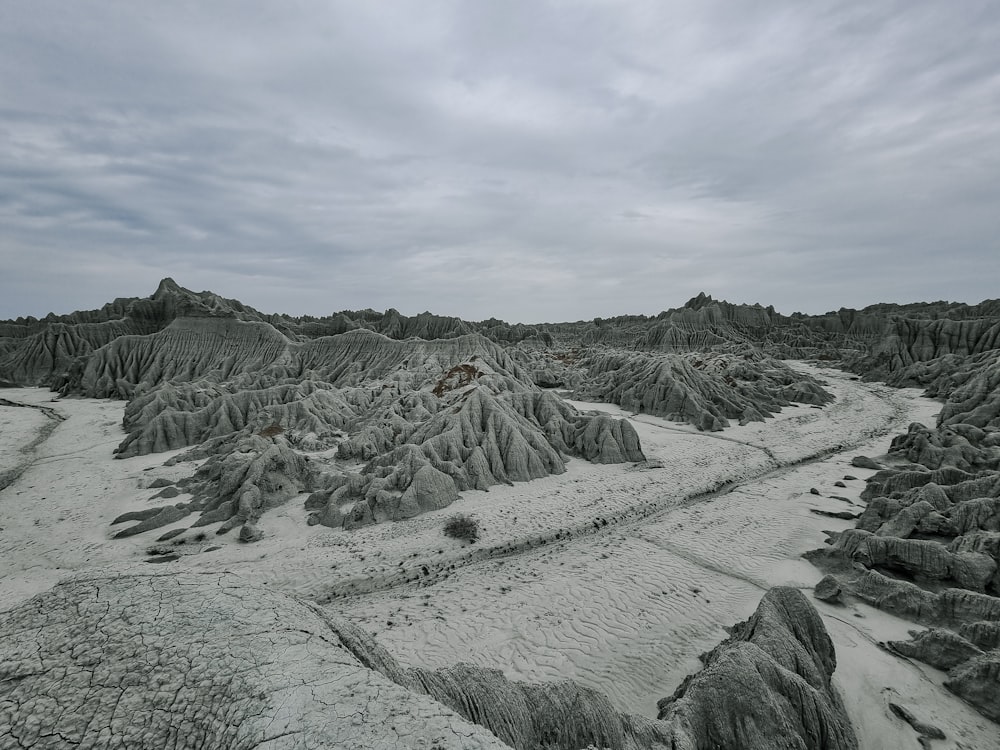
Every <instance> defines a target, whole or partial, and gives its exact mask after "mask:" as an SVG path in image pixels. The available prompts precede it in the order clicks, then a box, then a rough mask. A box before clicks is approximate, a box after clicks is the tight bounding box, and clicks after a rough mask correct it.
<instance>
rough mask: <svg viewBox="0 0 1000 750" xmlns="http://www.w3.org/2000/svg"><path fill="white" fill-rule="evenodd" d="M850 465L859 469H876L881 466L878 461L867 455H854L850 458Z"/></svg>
mask: <svg viewBox="0 0 1000 750" xmlns="http://www.w3.org/2000/svg"><path fill="white" fill-rule="evenodd" d="M851 466H856V467H858V468H859V469H875V470H876V471H877V470H879V469H881V468H882V465H881V464H880V463H878V462H877V461H875V460H874V459H871V458H868V456H855V457H854V458H852V459H851Z"/></svg>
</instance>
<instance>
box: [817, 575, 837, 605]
mask: <svg viewBox="0 0 1000 750" xmlns="http://www.w3.org/2000/svg"><path fill="white" fill-rule="evenodd" d="M842 593H843V589H842V588H841V586H840V581H838V580H837V578H836V576H832V575H825V576H823V578H821V579H820V582H819V583H817V584H816V586H815V587H814V588H813V596H815V597H816V598H817V599H819V600H820V601H824V602H830V603H839V602H840V597H841V594H842Z"/></svg>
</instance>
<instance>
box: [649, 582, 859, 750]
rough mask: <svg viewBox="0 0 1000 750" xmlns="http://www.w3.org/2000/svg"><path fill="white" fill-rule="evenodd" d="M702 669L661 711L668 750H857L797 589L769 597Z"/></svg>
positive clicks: (824, 644) (812, 619) (826, 641)
mask: <svg viewBox="0 0 1000 750" xmlns="http://www.w3.org/2000/svg"><path fill="white" fill-rule="evenodd" d="M703 661H704V662H705V668H704V669H703V670H702V671H701V672H698V673H696V674H695V675H692V676H690V677H688V678H686V679H685V680H684V682H683V683H682V684H681V686H680V687H679V688H677V690H676V691H675V692H674V694H673V695H672V696H671V697H670V698H667V699H664V700H662V701H660V703H659V719H660V720H661V721H663V722H666V723H667V724H669V725H670V727H671V730H672V733H673V734H672V736H671V741H672V743H673V744H668V747H673V748H678V749H681V748H684V749H685V750H686V749H688V748H690V749H691V750H694V749H695V748H699V749H700V748H710V747H724V748H750V747H753V748H779V747H800V748H816V750H819V748H856V747H857V740H856V738H855V735H854V730H853V728H852V727H851V725H850V722H849V721H848V720H847V717H846V714H845V712H844V708H843V706H842V704H841V701H840V698H839V696H838V695H837V693H836V690H835V689H834V688H833V686H832V685H831V682H830V680H831V677H832V675H833V672H834V670H835V669H836V666H837V661H836V655H835V653H834V649H833V644H832V642H831V641H830V638H829V636H828V635H827V633H826V630H825V628H824V627H823V622H822V620H821V618H820V616H819V614H818V613H817V612H816V610H815V609H814V608H813V607H812V605H810V604H809V602H808V600H807V599H806V598H805V597H804V596H803V595H802V594H801V593H800V592H799V591H798V590H797V589H791V588H776V589H771V590H770V591H769V592H768V593H767V594H765V595H764V598H763V599H762V600H761V603H760V606H759V607H758V608H757V611H756V612H755V613H754V615H753V616H752V617H751V618H750V619H749V620H747V621H746V622H744V623H740V624H738V625H736V626H735V627H734V628H733V630H732V633H731V635H730V637H729V638H728V639H726V640H725V641H724V642H723V643H722V644H720V645H719V646H717V647H716V648H715V649H713V650H712V651H711V652H709V653H708V654H706V655H705V656H704V657H703Z"/></svg>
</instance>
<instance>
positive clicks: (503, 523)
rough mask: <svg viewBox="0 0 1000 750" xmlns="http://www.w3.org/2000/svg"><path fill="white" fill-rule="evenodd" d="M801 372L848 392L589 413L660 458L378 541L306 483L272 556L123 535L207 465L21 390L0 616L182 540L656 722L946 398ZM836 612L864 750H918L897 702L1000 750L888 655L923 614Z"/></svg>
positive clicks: (405, 631)
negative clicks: (766, 412)
mask: <svg viewBox="0 0 1000 750" xmlns="http://www.w3.org/2000/svg"><path fill="white" fill-rule="evenodd" d="M793 365H794V367H796V368H797V369H800V370H802V371H806V372H809V373H811V374H813V375H816V376H818V377H820V378H821V379H823V380H824V381H825V382H826V383H827V384H828V386H829V390H830V391H831V392H832V393H834V394H835V395H836V397H837V399H836V401H835V402H834V403H833V404H831V405H829V406H827V407H825V408H823V409H816V408H811V407H806V406H799V407H793V408H787V409H785V410H784V411H783V412H782V413H781V414H779V415H777V416H776V418H775V419H771V420H768V421H766V422H764V423H754V424H749V425H745V426H735V427H732V428H730V429H727V430H725V431H724V432H721V433H700V432H698V431H697V430H694V429H692V428H690V427H687V426H684V425H677V424H674V423H671V422H668V421H665V420H662V419H658V418H655V417H650V416H648V415H630V414H627V413H625V412H622V410H621V409H619V408H618V407H616V406H611V405H607V404H590V403H580V402H573V403H575V405H576V406H577V408H579V409H581V410H588V409H595V410H600V411H604V412H607V413H610V414H614V415H617V416H622V417H626V418H628V419H630V420H631V421H632V423H633V425H634V426H635V428H636V430H637V431H638V432H639V435H640V437H641V439H642V445H643V450H644V452H645V454H646V456H647V458H648V459H649V462H648V465H645V466H643V465H638V466H636V465H611V466H601V465H593V464H589V463H587V462H585V461H582V460H573V461H571V462H570V463H569V464H568V470H567V471H566V473H564V474H562V475H558V476H551V477H548V478H546V479H542V480H537V481H534V482H530V483H518V484H515V485H513V486H501V487H494V488H492V489H491V490H489V491H488V492H481V491H472V492H465V493H463V494H462V497H461V498H460V499H459V500H458V501H457V502H456V503H454V505H452V506H451V507H450V508H448V509H446V510H444V511H440V512H437V513H430V514H426V515H424V516H421V517H418V518H416V519H412V520H410V521H406V522H399V523H394V524H383V525H379V526H373V527H368V528H363V529H360V530H357V531H354V532H344V531H340V530H333V529H328V528H325V527H322V526H313V527H309V526H307V525H306V517H307V515H308V514H307V512H306V511H305V510H304V509H303V507H302V502H301V501H302V500H303V499H304V498H305V496H302V497H301V498H299V499H296V500H293V501H291V502H289V503H288V504H287V505H285V506H283V507H281V508H277V509H274V510H270V511H268V512H267V513H266V514H265V515H264V517H263V518H262V520H261V523H260V527H261V528H262V530H263V531H264V532H265V535H266V536H265V538H264V539H263V540H262V541H260V542H257V543H255V544H251V545H243V544H240V543H238V542H237V541H236V540H235V534H230V535H229V537H218V536H216V535H215V534H214V527H206V529H204V531H206V532H207V533H206V535H205V537H204V538H203V539H197V540H196V539H194V537H193V532H188V533H187V534H185V535H184V537H182V538H183V539H186V540H187V541H186V542H185V543H183V544H172V543H171V542H167V543H162V544H159V545H157V544H156V543H155V542H154V540H155V538H156V536H159V535H160V534H162V533H163V532H166V531H169V530H170V528H171V527H166V528H164V529H160V530H158V531H157V532H155V533H151V534H144V535H139V536H136V537H130V538H127V539H112V535H113V533H114V531H115V530H116V529H114V528H112V527H110V526H109V524H110V522H111V521H112V520H113V519H114V518H115V517H116V516H117V515H119V514H121V513H123V512H125V511H129V510H136V509H140V508H145V507H148V506H149V505H150V504H151V503H155V504H165V503H172V502H178V501H180V500H183V499H184V498H185V496H180V497H178V498H175V499H171V500H164V499H153V495H155V494H157V492H158V490H154V489H149V488H148V486H149V484H150V483H151V482H152V481H153V480H154V479H155V478H158V477H166V478H169V479H172V480H175V479H179V478H182V477H184V476H188V475H190V474H191V473H192V472H193V471H194V469H195V468H196V464H193V463H190V462H188V463H179V464H177V465H175V466H172V467H164V466H162V463H163V462H164V461H165V460H166V459H167V458H169V457H170V456H171V455H174V454H157V455H153V456H142V457H138V458H131V459H125V460H116V459H113V458H112V451H113V450H114V448H115V446H116V445H117V444H118V443H119V442H120V441H121V439H122V438H123V437H124V433H123V431H122V428H121V418H122V413H123V409H124V403H123V402H118V401H96V400H82V399H57V400H53V395H54V394H52V393H51V392H48V391H45V390H41V389H5V390H3V391H0V488H2V489H0V610H3V609H7V608H9V607H12V606H14V605H16V604H18V603H19V602H21V601H23V600H24V599H26V598H28V597H30V596H32V595H34V594H36V593H39V592H41V591H43V590H45V589H47V588H49V587H50V586H51V585H52V584H54V583H55V582H56V581H58V580H59V579H60V578H63V577H65V576H67V575H70V574H72V573H73V572H77V571H85V570H91V569H94V568H101V567H107V566H112V565H114V566H116V567H122V566H129V565H137V566H142V567H145V566H146V565H147V564H148V563H147V561H149V560H152V559H157V558H154V557H151V556H150V555H148V554H147V553H148V550H149V548H150V547H154V546H159V547H161V548H162V547H167V546H169V547H171V550H170V551H171V552H173V553H174V554H175V555H177V559H175V560H173V561H171V562H166V563H163V564H164V565H169V566H173V567H174V568H175V569H178V570H180V569H185V570H213V571H214V570H230V571H233V572H236V573H238V574H240V575H243V576H244V577H246V578H247V579H248V580H249V581H253V582H257V583H263V584H266V585H268V586H272V587H275V588H278V589H280V590H282V591H287V592H289V593H293V594H298V595H302V596H306V597H308V598H310V599H312V600H315V601H319V602H322V603H324V604H325V606H328V607H330V608H331V609H332V610H335V611H336V612H337V613H338V614H340V615H342V616H345V617H348V618H350V619H352V620H353V621H355V622H357V623H359V624H361V625H362V626H364V627H365V628H367V629H368V630H369V631H371V632H373V633H374V634H375V635H376V636H377V637H378V638H379V640H380V641H381V642H382V643H383V644H384V645H385V646H386V647H387V648H389V650H390V651H391V652H392V653H393V654H394V655H395V656H396V657H397V658H398V659H400V661H402V662H403V663H404V664H411V665H417V664H419V665H422V666H428V667H438V666H444V665H447V664H453V663H455V662H458V661H465V662H471V663H474V664H478V665H482V666H487V667H492V668H496V669H500V670H502V671H503V672H505V673H506V674H507V675H508V676H510V677H513V678H517V679H523V680H530V681H540V680H551V679H560V678H567V677H569V678H573V679H575V680H577V681H579V682H581V683H583V684H585V685H588V686H591V687H594V688H597V689H599V690H602V691H604V692H606V693H607V694H608V695H609V696H610V697H611V699H612V701H613V702H614V703H615V704H616V705H617V706H618V707H619V708H621V709H622V710H626V711H629V712H632V713H641V714H645V715H648V716H655V713H656V701H657V700H658V699H660V698H661V697H664V696H667V695H670V693H671V692H672V691H673V690H674V688H675V687H677V685H678V684H679V683H680V681H681V680H682V679H683V677H684V676H685V675H686V674H688V673H690V672H693V671H696V670H697V669H698V668H699V667H700V662H699V661H698V655H699V654H700V653H702V652H703V651H706V650H709V649H710V648H712V647H713V646H714V645H715V644H716V643H718V642H719V641H720V640H721V639H723V638H724V637H725V636H726V631H725V630H724V627H725V626H728V625H731V624H733V623H734V622H736V621H738V620H741V619H744V618H745V617H747V616H748V615H749V614H750V613H751V612H752V611H753V609H754V608H755V607H756V605H757V602H758V601H759V599H760V597H761V595H762V594H763V592H764V591H765V590H766V589H767V588H768V587H770V586H774V585H791V586H797V587H801V588H803V589H805V590H807V591H808V590H810V589H811V587H812V586H813V585H814V584H815V583H816V581H818V580H819V578H820V577H821V574H820V573H819V571H817V570H816V569H815V568H813V567H812V566H811V565H809V564H808V563H807V562H805V561H803V560H802V559H801V558H800V557H799V555H800V554H801V553H802V552H804V551H806V550H808V549H812V548H815V547H819V546H822V544H823V540H824V535H823V533H822V530H823V529H836V530H839V529H844V528H848V527H849V526H852V525H853V524H852V522H850V521H844V520H838V519H833V518H829V517H825V516H821V515H817V514H815V513H812V512H811V511H812V510H813V509H816V510H826V511H839V510H845V509H846V510H852V511H854V512H857V511H858V510H860V508H861V506H860V504H859V501H858V496H859V495H860V493H861V490H862V489H863V488H864V479H865V478H866V477H867V476H869V475H870V474H871V473H872V472H870V471H867V470H864V469H858V468H854V467H852V466H851V465H850V460H851V458H852V457H853V456H856V455H859V454H866V455H872V456H875V455H879V454H882V453H884V452H885V450H886V449H887V447H888V443H889V436H890V435H892V434H895V433H897V432H902V431H905V429H906V426H907V425H908V424H909V423H910V422H914V421H917V422H924V423H928V424H930V423H932V422H933V417H934V415H935V414H936V413H937V411H938V410H939V408H940V405H939V404H938V403H936V402H933V401H930V400H928V399H924V398H922V397H920V395H919V392H918V391H915V390H898V389H892V388H888V387H886V386H883V385H879V384H874V383H862V382H860V381H858V380H855V379H854V378H853V377H851V376H849V375H847V374H845V373H842V372H839V371H835V370H827V369H821V368H817V367H814V366H811V365H807V364H804V363H793ZM10 404H17V405H16V406H15V405H10ZM317 457H318V458H321V456H317ZM847 476H850V477H854V478H853V479H845V477H847ZM838 481H839V482H841V483H842V484H843V485H844V486H843V487H840V486H835V484H834V483H835V482H838ZM812 488H815V489H817V490H818V491H819V493H820V494H818V495H817V494H814V493H811V492H810V489H812ZM456 512H461V513H467V514H470V515H472V516H474V517H475V518H476V519H477V520H478V521H479V523H480V527H481V529H482V535H481V538H480V540H479V541H478V542H477V543H475V544H472V545H468V544H464V543H461V542H458V541H456V540H453V539H448V538H446V537H445V536H443V534H442V531H441V529H442V526H443V523H444V521H445V519H446V518H447V517H448V516H450V515H452V514H453V513H456ZM191 520H192V519H191V518H188V519H185V521H182V522H180V523H179V524H177V527H184V526H186V525H188V524H190V523H191ZM199 531H201V530H199ZM230 537H232V538H230ZM160 559H162V556H160ZM815 603H816V606H817V607H818V609H819V610H820V612H821V613H822V615H823V617H824V620H825V622H826V625H827V628H828V629H829V631H830V634H831V637H832V638H833V640H834V643H835V645H836V648H837V655H838V660H839V667H838V670H837V674H836V676H835V680H836V682H837V684H838V686H839V687H840V689H841V692H842V694H843V696H844V700H845V703H846V705H847V709H848V712H849V714H850V716H851V719H852V721H853V722H854V724H855V727H856V728H857V730H858V733H859V736H860V739H861V743H862V747H864V748H883V747H885V748H896V747H899V748H903V747H918V744H917V740H916V735H915V734H914V733H913V731H912V730H911V729H910V727H909V726H908V725H906V724H905V723H903V722H902V721H901V720H899V719H898V718H896V717H895V716H893V715H892V714H891V713H890V712H889V711H888V709H887V705H886V704H887V702H888V701H890V700H892V701H896V702H900V703H903V704H905V705H907V706H908V707H909V708H910V709H911V710H912V711H913V712H914V713H915V714H917V716H918V717H919V718H921V719H923V720H924V721H928V722H930V723H933V724H936V725H938V726H939V727H940V728H941V729H943V730H944V732H945V733H946V734H947V736H948V739H947V740H945V741H941V742H936V743H935V745H934V746H935V747H936V748H942V749H943V748H977V749H978V748H984V749H985V748H993V747H996V742H997V740H996V736H997V735H996V732H997V728H996V725H994V724H992V723H990V722H989V721H988V720H986V719H984V718H982V717H981V716H980V715H979V714H978V713H976V712H975V711H974V710H972V709H971V708H970V707H968V706H967V705H966V704H964V703H963V702H962V701H961V700H959V699H958V698H956V697H954V696H952V695H951V694H950V693H948V692H947V691H945V690H944V689H943V688H942V687H941V683H942V681H943V679H944V673H942V672H939V671H938V670H935V669H933V668H931V667H927V666H925V665H922V664H918V663H915V662H911V661H908V660H905V659H902V658H900V657H897V656H894V655H892V654H890V653H889V652H887V651H886V650H884V649H883V648H880V647H879V645H878V644H879V642H880V641H885V640H889V639H905V638H906V636H907V631H908V630H910V629H919V628H918V626H915V625H913V624H912V623H908V622H905V621H903V620H899V619H897V618H895V617H893V616H891V615H888V614H885V613H882V612H879V611H877V610H874V609H871V608H869V607H866V606H864V605H861V604H853V603H852V604H850V605H849V606H831V605H827V604H824V603H822V602H818V601H817V602H815Z"/></svg>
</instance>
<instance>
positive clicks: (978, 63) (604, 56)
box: [0, 0, 1000, 322]
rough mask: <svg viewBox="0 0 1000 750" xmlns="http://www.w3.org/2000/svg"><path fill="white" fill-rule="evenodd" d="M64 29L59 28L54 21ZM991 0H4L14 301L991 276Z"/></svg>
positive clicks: (998, 160)
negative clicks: (876, 0)
mask: <svg viewBox="0 0 1000 750" xmlns="http://www.w3.org/2000/svg"><path fill="white" fill-rule="evenodd" d="M53 19H55V20H53ZM997 38H1000V9H997V8H996V7H995V4H992V3H989V2H986V1H985V0H984V1H979V2H969V3H966V4H963V6H962V9H961V11H959V10H957V9H955V8H951V7H948V6H944V5H940V4H920V5H914V4H912V3H907V2H902V0H900V1H899V2H895V3H893V2H889V3H880V4H877V5H875V6H868V5H856V6H850V5H848V6H845V5H844V4H842V3H834V2H832V1H831V2H818V3H809V4H789V3H785V2H780V3H779V2H776V0H775V1H773V2H761V3H753V4H735V5H734V4H733V3H722V2H693V1H692V2H681V3H670V4H663V3H656V2H628V3H624V2H612V1H610V0H607V1H602V0H593V1H592V2H584V3H568V2H562V1H559V0H550V1H549V2H526V1H524V2H510V3H502V4H482V3H459V2H444V1H433V0H431V1H429V2H426V3H402V2H399V3H379V4H358V3H346V2H332V3H331V2H320V1H319V0H295V1H293V2H288V3H282V4H280V5H278V4H275V5H265V4H255V5H253V6H248V5H247V4H245V3H236V2H220V3H212V4H210V5H206V4H202V3H194V2H180V3H171V4H159V3H151V2H135V3H129V4H124V5H122V4H113V5H109V4H107V3H99V2H96V0H81V1H80V2H75V3H72V4H68V5H67V4H65V3H55V2H50V0H36V1H35V2H32V3H23V4H13V5H12V6H10V7H8V8H6V9H5V10H4V12H3V23H2V24H0V92H2V96H0V103H2V104H0V106H2V109H0V137H2V138H3V139H4V143H5V144H6V145H5V148H4V149H3V150H0V266H2V268H3V273H2V274H0V317H15V316H17V315H22V314H34V315H43V314H45V313H46V312H48V311H49V310H55V311H58V312H67V311H70V310H72V309H76V308H92V307H97V306H99V305H100V304H102V303H103V302H104V301H107V300H109V299H111V298H113V297H116V296H132V295H135V296H141V295H146V294H150V293H151V292H152V291H153V289H154V288H155V285H156V282H157V281H158V280H159V278H161V277H162V276H168V275H169V276H172V277H174V278H175V279H177V281H178V282H179V283H181V284H183V285H185V286H189V287H192V288H195V289H206V288H207V289H213V290H215V291H217V292H219V293H221V294H224V295H226V296H229V297H237V298H239V299H241V300H243V301H244V302H246V303H248V304H251V305H253V306H254V307H257V308H258V309H263V310H267V311H282V312H289V313H310V314H316V315H320V314H326V313H329V312H332V311H335V310H339V309H344V308H363V307H374V308H376V309H384V308H387V307H396V308H398V309H400V310H401V311H403V312H404V313H410V314H412V313H415V312H419V311H422V310H424V309H430V310H432V311H435V312H439V313H441V314H453V315H460V316H463V317H466V318H470V319H482V318H487V317H490V316H494V315H495V316H498V317H503V318H506V319H508V320H512V321H527V322H533V321H540V320H566V319H569V320H572V319H578V318H591V317H594V316H595V315H601V316H608V315H614V314H622V313H630V312H645V313H653V312H657V311H659V310H661V309H664V308H667V307H671V306H675V305H678V304H681V303H683V301H685V300H686V299H688V298H689V297H690V296H693V295H694V294H695V293H697V292H698V291H700V290H705V291H708V292H710V293H711V294H713V295H714V296H716V297H725V298H728V299H730V300H732V301H750V302H754V301H760V302H763V303H765V304H774V305H775V306H776V307H777V308H778V309H779V310H783V311H786V312H791V311H792V310H803V311H807V312H822V311H825V310H828V309H835V308H837V307H840V306H842V305H845V306H861V305H864V304H869V303H872V302H875V301H911V300H915V299H940V298H947V299H956V300H965V301H977V300H979V299H982V298H985V297H988V296H996V290H995V280H996V279H997V278H1000V247H998V242H1000V240H998V239H997V238H998V237H1000V231H998V230H1000V218H998V212H997V211H996V206H997V205H1000V186H998V185H997V183H996V179H995V178H996V175H997V174H998V173H1000V131H997V129H996V126H995V123H996V122H998V121H1000V76H997V74H996V71H997V70H1000V45H997V44H996V43H995V41H996V39H997Z"/></svg>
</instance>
